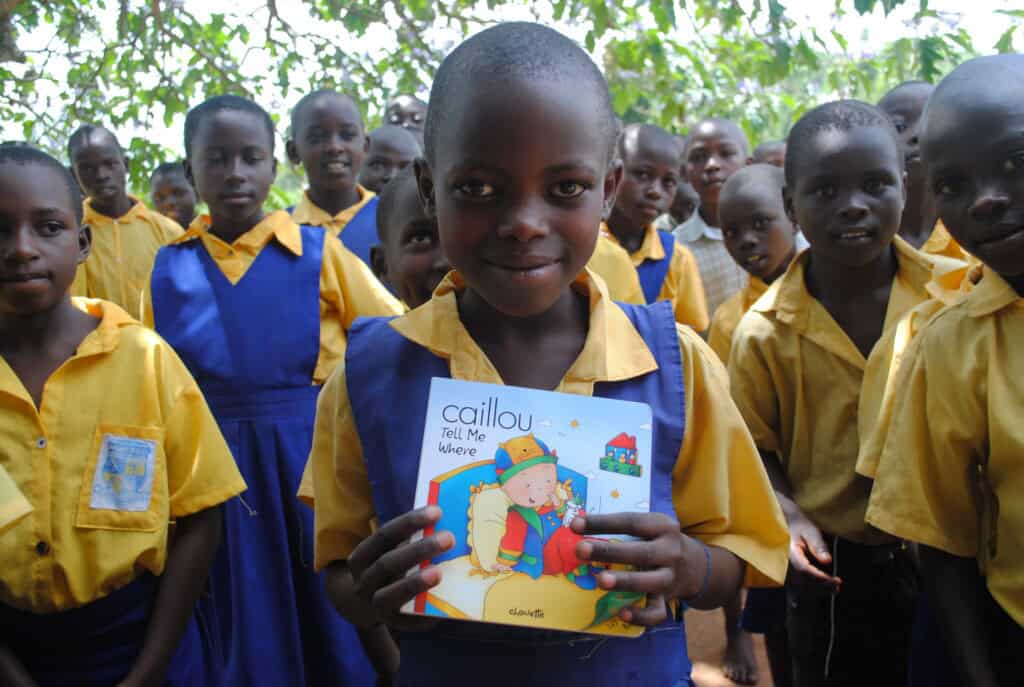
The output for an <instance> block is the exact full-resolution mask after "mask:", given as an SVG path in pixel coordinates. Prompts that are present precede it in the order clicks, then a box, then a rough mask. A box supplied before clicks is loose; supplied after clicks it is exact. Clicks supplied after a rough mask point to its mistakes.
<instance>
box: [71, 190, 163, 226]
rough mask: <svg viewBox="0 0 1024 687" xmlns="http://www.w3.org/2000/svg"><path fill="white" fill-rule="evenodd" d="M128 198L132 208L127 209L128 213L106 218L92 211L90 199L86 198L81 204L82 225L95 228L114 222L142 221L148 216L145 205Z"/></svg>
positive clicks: (133, 197) (100, 213)
mask: <svg viewBox="0 0 1024 687" xmlns="http://www.w3.org/2000/svg"><path fill="white" fill-rule="evenodd" d="M128 198H129V200H131V201H132V206H131V207H130V208H129V209H128V212H126V213H124V214H123V215H121V216H120V217H107V216H106V215H104V214H103V213H102V212H99V211H98V210H95V209H93V207H92V198H86V199H85V200H84V201H83V202H82V208H83V212H82V223H83V224H88V225H89V226H90V227H94V228H95V227H96V226H102V225H104V224H113V223H114V222H129V221H131V220H133V219H144V218H145V217H146V216H148V214H149V208H147V207H146V204H145V203H143V202H142V201H141V200H139V199H138V198H136V197H135V196H132V195H129V196H128Z"/></svg>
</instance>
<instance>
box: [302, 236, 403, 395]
mask: <svg viewBox="0 0 1024 687" xmlns="http://www.w3.org/2000/svg"><path fill="white" fill-rule="evenodd" d="M402 312H403V308H402V304H401V303H400V302H399V301H398V299H396V298H395V297H394V296H392V295H391V294H390V293H389V292H388V290H387V289H386V288H384V286H383V285H382V284H381V283H380V282H379V281H377V278H376V277H374V276H373V273H372V272H371V271H370V268H369V267H367V266H366V264H365V263H364V262H363V261H362V260H360V259H359V258H358V257H356V256H355V255H354V254H353V253H352V252H351V251H349V250H348V249H347V248H345V247H344V246H343V245H342V243H341V241H339V240H338V239H337V238H335V237H334V236H331V235H330V234H327V235H325V237H324V250H323V267H322V269H321V272H320V355H319V358H318V359H317V365H316V370H315V372H314V373H313V381H314V382H315V383H317V384H320V383H323V381H324V380H326V379H327V378H328V377H329V376H330V374H331V371H332V370H333V369H334V368H335V366H336V365H337V364H338V363H339V362H340V360H341V358H342V357H344V355H345V332H346V331H347V330H348V328H349V327H351V326H352V322H353V321H354V320H355V319H356V318H357V317H375V316H388V317H390V316H394V315H401V314H402Z"/></svg>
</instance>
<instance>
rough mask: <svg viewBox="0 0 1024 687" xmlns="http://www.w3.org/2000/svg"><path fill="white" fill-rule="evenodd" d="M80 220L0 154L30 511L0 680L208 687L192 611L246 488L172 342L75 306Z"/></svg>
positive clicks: (66, 178) (0, 565) (10, 380)
mask: <svg viewBox="0 0 1024 687" xmlns="http://www.w3.org/2000/svg"><path fill="white" fill-rule="evenodd" d="M81 217H82V209H81V204H80V203H79V201H78V193H77V189H75V187H74V181H73V180H72V178H71V177H70V175H68V173H67V172H66V170H65V168H64V167H63V166H62V165H61V164H60V163H59V162H57V161H56V160H54V159H53V158H51V157H50V156H48V155H46V154H45V153H42V152H40V151H38V150H36V149H34V148H30V147H28V146H23V145H19V146H10V147H4V148H2V149H0V407H2V409H3V410H2V412H0V441H2V442H3V447H4V448H3V450H2V451H0V469H2V470H3V471H4V472H5V475H6V474H9V475H10V478H12V479H13V481H14V484H15V485H16V486H17V487H18V488H19V489H20V490H21V492H22V493H23V494H24V496H25V498H26V499H28V501H29V503H30V505H31V507H32V509H33V510H32V512H31V513H29V514H28V515H27V516H25V517H23V518H22V519H21V520H20V521H19V522H17V523H16V524H14V525H13V527H12V528H11V529H10V530H9V531H7V532H6V533H5V534H4V535H3V536H2V537H0V683H2V684H4V685H35V686H37V687H56V686H57V685H66V684H74V685H82V686H84V687H101V686H102V687H109V686H110V685H128V686H132V685H150V684H160V685H174V686H180V687H186V686H189V687H191V686H193V685H205V684H212V683H208V682H207V680H208V678H211V677H212V676H209V675H207V674H206V666H205V665H204V663H206V662H207V661H215V660H216V659H217V656H216V654H215V653H213V647H210V646H204V640H203V639H202V638H201V635H200V630H199V627H198V625H197V617H196V616H194V615H193V609H194V607H195V605H196V601H197V599H198V598H199V595H200V592H201V591H202V590H203V587H204V585H205V584H206V578H207V573H208V571H209V568H210V564H211V561H212V560H213V557H214V553H215V551H216V549H217V545H218V542H219V540H220V529H221V514H220V509H219V507H218V506H219V504H221V503H222V502H224V501H226V500H228V499H230V498H231V497H233V496H235V495H237V494H238V493H239V492H241V491H242V490H243V489H245V484H244V482H243V481H242V478H241V476H240V475H239V474H238V470H237V469H236V468H235V463H234V461H233V460H232V457H231V453H230V452H229V451H228V447H227V446H226V445H225V443H224V439H223V437H222V436H221V434H220V432H219V431H218V430H217V425H216V423H215V422H214V419H213V417H212V415H211V414H210V411H209V409H208V408H207V406H206V403H205V402H204V400H203V396H202V394H200V392H199V389H198V387H197V386H196V383H195V381H194V380H193V379H192V377H191V375H189V373H188V371H187V370H186V369H185V366H184V365H183V364H182V362H181V361H180V360H179V359H178V357H177V356H176V355H175V354H174V351H172V350H171V348H170V346H168V345H167V344H166V343H165V342H164V341H163V340H162V339H160V337H158V336H157V335H156V334H154V333H153V332H152V331H150V330H148V329H146V328H144V327H143V326H142V325H140V324H139V323H138V322H136V321H135V320H133V319H131V318H130V317H128V315H127V314H126V313H125V312H124V311H123V310H121V309H120V308H119V307H117V306H116V305H114V304H112V303H108V302H104V301H95V300H84V299H71V298H70V297H69V296H68V288H69V287H70V285H71V281H72V279H73V278H74V274H75V268H76V266H77V265H78V264H79V263H80V262H81V261H82V260H84V259H85V258H86V256H87V255H88V252H89V233H88V231H86V230H85V229H84V227H82V226H81ZM172 525H173V533H174V536H173V538H172V537H171V536H170V535H171V530H172Z"/></svg>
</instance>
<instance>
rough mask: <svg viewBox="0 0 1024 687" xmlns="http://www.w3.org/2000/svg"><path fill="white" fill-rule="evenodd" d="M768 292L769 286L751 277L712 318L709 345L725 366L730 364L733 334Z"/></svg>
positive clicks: (719, 307)
mask: <svg viewBox="0 0 1024 687" xmlns="http://www.w3.org/2000/svg"><path fill="white" fill-rule="evenodd" d="M767 290H768V285H767V284H765V283H764V282H763V281H761V280H760V279H758V278H757V277H753V276H752V277H750V278H749V279H748V280H747V285H746V286H744V287H743V288H742V289H740V290H739V291H737V292H736V293H734V294H733V295H732V296H730V297H729V298H728V300H726V301H725V302H724V303H722V304H721V305H720V306H718V310H716V311H715V315H714V317H712V318H711V330H710V331H709V332H708V345H709V346H711V350H713V351H714V352H715V353H717V354H718V357H719V358H720V359H721V360H722V362H723V363H724V364H728V363H729V349H730V348H732V334H733V332H735V331H736V325H738V324H739V323H740V320H741V319H742V318H743V315H744V314H745V313H746V312H747V311H748V310H750V306H752V305H753V304H754V303H755V302H757V299H758V298H760V297H761V296H762V295H764V292H765V291H767Z"/></svg>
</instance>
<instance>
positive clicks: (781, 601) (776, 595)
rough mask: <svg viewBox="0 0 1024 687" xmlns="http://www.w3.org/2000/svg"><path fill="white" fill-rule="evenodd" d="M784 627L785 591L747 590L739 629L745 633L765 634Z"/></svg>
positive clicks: (778, 588) (776, 588) (782, 589)
mask: <svg viewBox="0 0 1024 687" xmlns="http://www.w3.org/2000/svg"><path fill="white" fill-rule="evenodd" d="M785 626H786V590H785V588H783V587H775V588H772V589H749V590H747V602H746V603H745V604H744V605H743V614H742V615H741V616H740V627H742V628H743V629H744V630H746V631H747V632H755V633H757V634H766V633H768V632H772V631H773V630H778V629H779V628H784V627H785Z"/></svg>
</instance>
